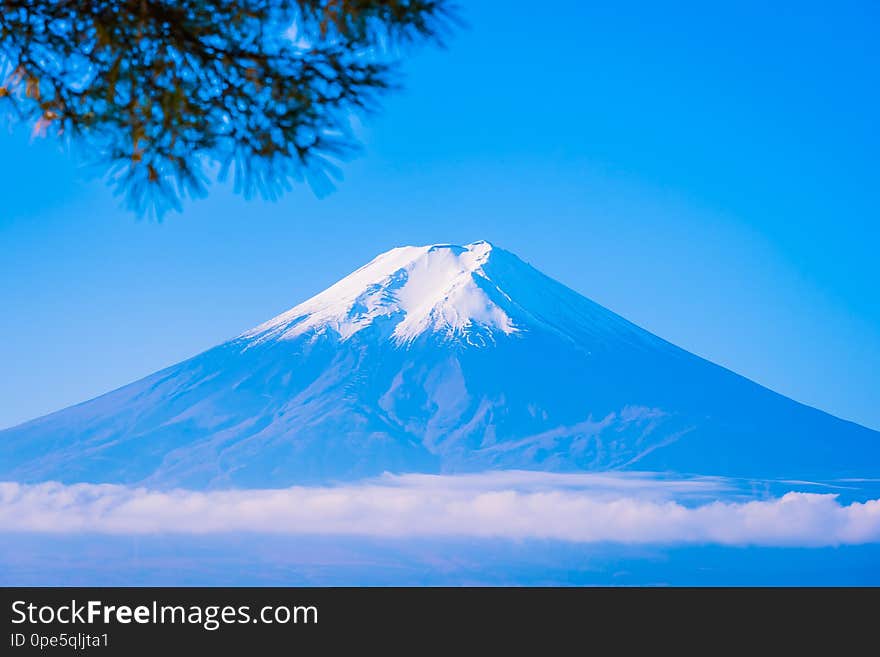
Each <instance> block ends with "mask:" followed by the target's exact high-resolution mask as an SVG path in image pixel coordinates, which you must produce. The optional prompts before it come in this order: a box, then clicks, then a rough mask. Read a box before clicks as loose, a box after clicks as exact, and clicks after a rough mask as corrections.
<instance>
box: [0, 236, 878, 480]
mask: <svg viewBox="0 0 880 657" xmlns="http://www.w3.org/2000/svg"><path fill="white" fill-rule="evenodd" d="M878 466H880V434H878V433H877V432H874V431H870V430H868V429H865V428H863V427H859V426H858V425H855V424H852V423H849V422H845V421H842V420H839V419H836V418H834V417H831V416H829V415H827V414H825V413H822V412H820V411H817V410H815V409H811V408H808V407H806V406H803V405H801V404H798V403H796V402H793V401H791V400H789V399H786V398H784V397H782V396H780V395H777V394H776V393H773V392H771V391H769V390H767V389H765V388H762V387H761V386H758V385H757V384H755V383H752V382H751V381H748V380H746V379H744V378H742V377H740V376H738V375H736V374H733V373H731V372H729V371H727V370H725V369H723V368H720V367H718V366H716V365H713V364H711V363H709V362H707V361H705V360H703V359H700V358H698V357H696V356H693V355H691V354H689V353H687V352H685V351H683V350H681V349H678V348H677V347H675V346H673V345H671V344H669V343H667V342H665V341H663V340H661V339H660V338H657V337H656V336H654V335H651V334H650V333H648V332H646V331H644V330H642V329H640V328H638V327H637V326H635V325H633V324H631V323H629V322H627V321H626V320H624V319H622V318H621V317H619V316H617V315H615V314H614V313H611V312H610V311H608V310H606V309H604V308H602V307H601V306H598V305H597V304H595V303H593V302H592V301H590V300H588V299H586V298H584V297H582V296H581V295H579V294H577V293H575V292H574V291H572V290H570V289H568V288H566V287H565V286H563V285H561V284H559V283H557V282H555V281H553V280H552V279H550V278H548V277H546V276H544V275H543V274H541V273H540V272H538V271H537V270H535V269H534V268H532V267H531V266H529V265H527V264H526V263H524V262H522V261H521V260H520V259H519V258H517V257H516V256H514V255H513V254H511V253H508V252H506V251H504V250H502V249H499V248H497V247H493V246H492V245H490V244H488V243H486V242H477V243H474V244H470V245H467V246H464V247H461V246H452V245H434V246H427V247H403V248H399V249H393V250H391V251H389V252H387V253H385V254H382V255H380V256H378V257H377V258H375V259H374V260H373V261H371V262H370V263H368V264H367V265H366V266H364V267H362V268H361V269H359V270H357V271H356V272H354V273H352V274H351V275H349V276H347V277H346V278H344V279H342V280H341V281H339V282H338V283H336V284H335V285H333V286H331V287H330V288H328V289H327V290H325V291H324V292H322V293H320V294H318V295H316V296H315V297H313V298H311V299H309V300H308V301H306V302H304V303H302V304H300V305H298V306H296V307H294V308H293V309H291V310H289V311H287V312H285V313H283V314H281V315H279V316H278V317H276V318H274V319H272V320H270V321H268V322H266V323H264V324H262V325H260V326H258V327H255V328H254V329H251V330H249V331H246V332H245V333H243V334H242V335H240V336H238V337H237V338H235V339H233V340H231V341H229V342H227V343H224V344H222V345H219V346H217V347H215V348H213V349H210V350H208V351H206V352H204V353H202V354H199V355H198V356H195V357H194V358H192V359H189V360H187V361H184V362H182V363H179V364H177V365H174V366H172V367H170V368H167V369H165V370H162V371H161V372H157V373H156V374H153V375H151V376H149V377H146V378H145V379H142V380H140V381H137V382H135V383H132V384H130V385H128V386H125V387H123V388H120V389H118V390H116V391H113V392H110V393H108V394H106V395H103V396H101V397H98V398H97V399H94V400H91V401H88V402H85V403H83V404H79V405H77V406H74V407H71V408H68V409H65V410H62V411H59V412H57V413H53V414H51V415H48V416H45V417H43V418H39V419H36V420H33V421H31V422H28V423H25V424H23V425H20V426H18V427H14V428H11V429H7V430H5V431H2V432H0V478H2V479H15V480H20V481H40V480H46V479H56V480H61V481H65V482H75V481H92V482H125V483H135V482H142V483H147V484H150V485H157V486H187V487H217V486H245V487H269V486H284V485H290V484H294V483H313V482H317V481H327V480H343V479H350V478H355V477H362V476H369V475H374V474H379V473H381V472H383V471H386V470H390V471H397V472H412V471H423V472H439V471H446V472H450V471H471V470H482V469H487V468H521V469H550V470H558V471H574V470H595V469H608V468H628V469H640V470H675V471H679V472H697V473H702V474H715V475H733V476H743V477H798V478H803V477H813V478H834V477H846V476H849V477H853V476H876V473H877V472H878Z"/></svg>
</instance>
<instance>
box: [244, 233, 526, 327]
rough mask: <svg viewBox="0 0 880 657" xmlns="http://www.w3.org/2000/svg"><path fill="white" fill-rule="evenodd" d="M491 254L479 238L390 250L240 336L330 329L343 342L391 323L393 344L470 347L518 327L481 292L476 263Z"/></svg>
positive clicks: (486, 284) (483, 278)
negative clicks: (442, 341) (428, 337)
mask: <svg viewBox="0 0 880 657" xmlns="http://www.w3.org/2000/svg"><path fill="white" fill-rule="evenodd" d="M493 250H494V247H493V246H492V244H490V243H489V242H485V241H479V242H473V243H471V244H467V245H465V246H456V245H453V244H434V245H429V246H403V247H398V248H394V249H391V250H390V251H386V252H385V253H382V254H381V255H379V256H377V257H376V258H374V259H373V260H372V261H370V262H369V263H368V264H366V265H364V266H363V267H361V268H360V269H358V270H356V271H355V272H353V273H351V274H349V275H348V276H346V277H345V278H343V279H342V280H340V281H338V282H337V283H335V284H334V285H331V286H330V287H329V288H327V289H326V290H324V291H323V292H321V293H320V294H317V295H315V296H314V297H312V298H311V299H309V300H307V301H305V302H303V303H301V304H299V305H298V306H296V307H294V308H291V309H290V310H288V311H287V312H284V313H282V314H280V315H278V316H277V317H275V318H273V319H270V320H269V321H268V322H265V323H263V324H261V325H259V326H257V327H255V328H253V329H251V330H249V331H247V332H245V333H244V334H243V335H242V337H243V338H248V339H253V340H256V341H259V342H262V341H265V340H285V339H293V338H296V337H299V336H301V335H305V334H307V333H313V334H315V335H320V334H324V333H326V332H328V331H331V332H333V333H335V334H338V336H339V339H340V340H343V341H344V340H347V339H349V338H350V337H352V336H353V335H355V334H356V333H358V332H359V331H361V330H363V329H364V328H366V327H368V326H370V325H372V324H374V323H375V322H377V321H388V322H390V323H391V325H392V326H393V330H392V331H391V333H390V336H391V339H392V340H394V342H396V343H397V344H407V343H411V342H412V341H413V340H415V339H416V338H417V337H418V336H420V335H422V334H424V333H426V332H431V333H434V334H438V335H440V336H441V337H443V338H446V339H455V338H461V339H463V340H464V341H466V342H469V343H474V344H482V343H483V342H484V339H483V338H484V337H488V338H489V339H490V340H491V339H492V336H493V335H494V334H495V333H496V332H499V333H502V334H505V335H510V334H511V333H515V332H516V331H517V330H518V328H517V327H516V326H515V324H514V322H513V320H512V319H511V317H510V315H509V313H508V312H507V311H506V310H505V309H504V308H502V307H501V306H500V305H499V304H498V303H496V302H495V301H493V300H492V299H491V298H490V296H489V295H488V294H487V293H486V289H487V288H488V289H491V287H492V286H493V284H492V281H491V280H490V278H489V276H488V275H487V274H486V272H485V271H484V269H483V265H485V264H486V263H487V262H488V261H489V258H490V257H491V256H492V253H493ZM493 296H496V297H497V296H498V295H493ZM477 335H480V336H481V337H480V338H477V337H476V336H477ZM475 339H477V340H478V342H474V340H475Z"/></svg>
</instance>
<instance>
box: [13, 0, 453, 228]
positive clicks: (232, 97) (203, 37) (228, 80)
mask: <svg viewBox="0 0 880 657" xmlns="http://www.w3.org/2000/svg"><path fill="white" fill-rule="evenodd" d="M454 23H455V18H454V15H453V12H452V8H451V7H450V5H449V2H448V0H238V1H230V0H115V1H113V0H93V1H89V0H81V1H75V0H71V1H66V0H0V112H5V113H6V114H9V115H12V116H14V117H16V118H17V119H18V120H23V121H28V122H31V123H32V124H33V126H34V131H35V133H37V134H46V133H49V132H52V133H56V134H59V135H62V136H63V137H64V138H65V139H68V140H75V141H77V142H78V143H84V144H86V145H87V146H88V150H89V152H91V153H94V154H95V155H96V159H97V160H98V161H99V162H101V163H102V164H103V165H105V166H106V167H107V171H108V172H109V177H110V180H111V182H112V184H113V185H114V186H115V188H116V189H117V191H118V192H120V193H123V194H125V195H126V196H127V198H128V200H129V201H130V203H131V204H132V206H133V207H135V208H136V209H137V210H138V211H141V212H143V211H154V212H156V213H157V214H160V215H161V213H162V212H164V211H165V210H166V209H167V208H168V207H177V208H179V207H180V200H181V198H183V197H184V196H198V195H201V194H203V193H204V192H205V190H206V186H207V184H208V182H209V173H212V172H214V171H215V170H216V171H217V172H218V175H219V177H220V179H221V180H222V179H225V178H226V177H227V176H229V175H230V174H231V175H232V178H233V180H234V183H235V188H236V190H237V191H240V192H243V193H245V194H246V195H251V194H252V193H254V192H259V193H261V194H262V195H264V196H266V197H269V198H274V197H276V196H277V195H278V194H279V193H280V192H281V191H283V190H285V189H288V188H289V187H290V186H291V184H292V182H293V181H296V180H302V179H303V178H306V179H308V180H309V181H310V182H311V183H312V184H313V185H314V184H317V185H321V184H326V183H328V182H330V178H331V177H334V176H335V175H336V174H337V170H336V168H335V166H334V164H333V160H338V159H339V158H342V157H345V156H346V155H348V154H349V153H350V151H351V150H352V148H353V147H354V142H353V141H352V139H351V136H350V134H349V130H348V126H349V121H350V118H351V115H352V113H356V112H359V111H366V110H370V109H372V108H374V107H375V103H376V100H377V97H378V95H379V94H381V93H382V92H384V91H386V90H388V89H391V88H393V87H394V86H396V83H395V79H394V77H395V71H396V67H395V64H396V61H397V59H399V56H400V53H401V52H402V50H401V48H402V46H404V45H406V44H409V43H412V42H417V41H434V42H439V41H440V40H441V37H442V36H444V35H445V33H446V32H447V31H448V28H449V27H450V26H452V25H453V24H454Z"/></svg>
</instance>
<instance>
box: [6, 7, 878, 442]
mask: <svg viewBox="0 0 880 657" xmlns="http://www.w3.org/2000/svg"><path fill="white" fill-rule="evenodd" d="M660 4H661V3H655V2H647V1H646V2H628V1H621V0H618V1H616V2H603V3H594V2H584V1H562V0H549V1H548V2H544V3H540V4H535V5H532V4H527V3H508V2H500V1H497V0H496V1H489V0H472V1H467V0H463V1H462V5H463V8H464V12H463V13H464V16H465V18H466V20H467V21H468V23H469V26H468V28H467V29H465V30H464V31H462V32H460V33H459V34H458V35H457V36H456V37H455V38H453V39H452V40H451V42H450V44H449V49H448V50H445V51H443V50H422V51H420V52H419V54H418V55H417V56H416V57H414V58H413V59H412V60H410V61H409V62H408V64H407V66H406V73H407V78H406V89H405V90H404V91H403V93H400V94H398V95H396V96H394V97H391V98H389V99H388V101H387V102H386V105H385V110H384V112H383V113H381V114H380V115H378V116H376V117H373V118H370V119H369V120H367V121H366V122H365V124H364V127H363V129H362V130H361V133H362V138H363V141H364V144H365V152H364V154H363V155H362V156H361V157H360V158H359V159H357V160H355V161H353V162H350V163H348V164H346V165H345V167H344V170H345V181H344V182H343V183H342V184H341V186H340V188H339V189H338V191H337V192H335V193H333V194H332V195H330V196H328V197H326V198H324V199H320V200H319V199H316V198H315V197H314V196H313V195H312V193H311V192H310V191H309V190H308V189H306V188H299V189H297V190H295V191H294V192H293V193H291V194H289V195H287V196H285V197H284V198H283V199H282V200H281V201H279V202H275V203H271V202H263V201H259V200H255V201H245V200H244V199H241V198H239V197H236V196H234V195H232V194H231V193H230V192H229V191H228V190H226V189H223V188H218V187H215V188H214V189H213V191H212V193H211V195H210V197H209V198H208V199H207V200H204V201H200V202H196V203H190V204H187V206H186V207H185V211H184V212H183V214H174V213H172V214H169V215H168V216H167V217H166V219H165V221H164V222H163V223H161V224H159V223H151V222H147V221H137V220H135V218H133V217H132V216H131V215H130V214H128V213H127V212H126V211H125V210H124V209H121V208H120V207H119V203H118V201H117V200H116V199H114V198H113V197H112V196H111V194H110V192H109V191H108V190H107V189H106V188H105V187H104V185H103V184H102V183H101V182H100V181H95V180H94V179H92V178H91V177H90V176H89V175H87V174H86V173H84V172H83V170H82V169H81V168H80V167H79V165H78V164H77V162H76V160H75V159H73V158H71V157H68V156H66V155H64V154H63V153H61V152H59V150H58V148H57V146H56V145H55V144H53V143H52V142H50V141H49V142H47V141H38V142H35V143H30V140H29V138H28V136H27V133H26V132H22V133H12V134H7V133H5V132H4V133H3V134H2V135H0V152H2V158H0V174H2V175H0V193H2V204H0V426H8V425H12V424H14V423H17V422H19V421H23V420H26V419H29V418H31V417H34V416H37V415H40V414H42V413H45V412H48V411H51V410H55V409H58V408H61V407H63V406H66V405H68V404H71V403H74V402H78V401H82V400H84V399H87V398H89V397H92V396H95V395H97V394H100V393H102V392H105V391H107V390H109V389H111V388H114V387H117V386H120V385H122V384H125V383H128V382H129V381H132V380H134V379H136V378H138V377H141V376H143V375H146V374H148V373H150V372H152V371H154V370H156V369H159V368H161V367H164V366H166V365H169V364H171V363H174V362H176V361H178V360H180V359H183V358H186V357H188V356H190V355H193V354H195V353H196V352H198V351H200V350H203V349H205V348H207V347H210V346H212V345H214V344H216V343H218V342H220V341H223V340H225V339H227V338H229V337H231V336H233V335H235V334H237V333H238V332H240V331H241V330H243V329H246V328H248V327H250V326H252V325H254V324H257V323H258V322H260V321H262V320H265V319H267V318H269V317H270V316H272V315H274V314H276V313H278V312H280V311H282V310H284V309H286V308H288V307H290V306H292V305H294V304H296V303H298V302H299V301H301V300H303V299H304V298H306V297H308V296H310V295H311V294H313V293H315V292H317V291H319V290H321V289H323V288H324V287H325V286H327V285H328V284H330V283H331V282H333V281H334V280H335V279H337V278H339V277H341V276H342V275H344V274H346V273H348V272H349V271H351V270H352V269H354V268H356V267H358V266H360V265H361V264H363V263H364V262H365V261H367V260H368V259H369V258H371V257H372V256H374V255H375V254H376V253H378V252H380V251H384V250H386V249H388V248H390V247H392V246H395V245H400V244H424V243H433V242H458V243H463V242H469V241H473V240H476V239H488V240H491V241H493V242H495V243H496V244H498V245H500V246H503V247H506V248H508V249H510V250H512V251H514V252H516V253H518V254H519V255H520V256H521V257H523V258H524V259H526V260H528V261H530V262H531V263H533V264H534V265H536V266H537V267H538V268H540V269H542V270H543V271H545V272H546V273H548V274H549V275H551V276H553V277H555V278H557V279H559V280H561V281H562V282H564V283H566V284H568V285H569V286H571V287H573V288H574V289H576V290H578V291H580V292H582V293H583V294H585V295H587V296H589V297H591V298H593V299H594V300H596V301H598V302H599V303H602V304H603V305H606V306H607V307H609V308H611V309H612V310H615V311H617V312H619V313H621V314H622V315H624V316H625V317H627V318H629V319H631V320H633V321H635V322H636V323H638V324H640V325H642V326H644V327H645V328H647V329H649V330H651V331H653V332H654V333H657V334H658V335H660V336H662V337H664V338H667V339H669V340H671V341H672V342H675V343H677V344H679V345H680V346H682V347H684V348H686V349H689V350H691V351H693V352H695V353H697V354H700V355H701V356H704V357H707V358H709V359H711V360H713V361H715V362H718V363H720V364H722V365H725V366H727V367H729V368H731V369H733V370H735V371H737V372H739V373H741V374H744V375H746V376H748V377H750V378H752V379H754V380H756V381H758V382H760V383H762V384H764V385H767V386H769V387H771V388H773V389H775V390H777V391H779V392H781V393H783V394H785V395H788V396H791V397H793V398H795V399H797V400H799V401H803V402H805V403H808V404H811V405H814V406H818V407H820V408H822V409H824V410H827V411H829V412H831V413H833V414H835V415H838V416H841V417H845V418H848V419H852V420H855V421H858V422H860V423H863V424H866V425H868V426H872V427H875V428H880V292H878V284H880V257H878V244H880V239H878V238H880V212H878V205H877V204H878V190H880V161H878V157H880V155H878V154H880V130H878V120H880V84H878V76H880V40H878V39H877V38H876V37H877V34H878V30H880V5H878V4H877V3H876V2H871V1H863V2H846V1H842V2H835V3H826V2H774V3H766V2H750V1H748V2H747V1H743V2H736V3H726V4H727V6H721V3H708V4H707V3H701V2H693V3H684V2H682V3H674V6H669V5H670V4H672V3H662V4H663V5H666V6H664V7H660ZM770 4H772V5H773V7H772V8H770V7H768V6H767V5H770Z"/></svg>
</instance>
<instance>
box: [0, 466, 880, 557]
mask: <svg viewBox="0 0 880 657" xmlns="http://www.w3.org/2000/svg"><path fill="white" fill-rule="evenodd" d="M723 489H724V486H723V483H722V482H720V481H719V480H712V479H690V480H661V479H649V478H645V477H638V476H635V477H634V476H619V475H555V474H543V473H491V474H486V475H461V476H430V475H407V476H402V477H391V476H387V477H383V478H380V479H377V480H371V481H366V482H361V483H355V484H348V485H340V486H328V487H293V488H288V489H283V490H234V491H209V492H197V491H189V490H174V491H154V490H148V489H144V488H130V487H126V486H116V485H109V484H102V485H94V484H75V485H62V484H58V483H44V484H36V485H24V484H17V483H0V532H46V533H80V532H81V533H85V532H97V533H109V534H155V533H187V534H207V533H220V532H261V533H273V534H339V535H342V534H346V535H360V536H371V537H396V538H405V537H426V536H434V537H483V538H490V537H491V538H511V539H523V538H537V539H555V540H564V541H575V542H599V541H611V542H620V543H654V544H681V543H695V544H709V543H713V544H722V545H768V546H774V545H779V546H828V545H841V544H859V543H873V542H880V499H874V500H868V501H865V502H853V503H851V504H849V505H842V504H840V502H839V501H838V500H837V496H836V495H830V494H814V493H798V492H791V493H787V494H785V495H783V496H782V497H778V498H772V499H762V500H750V501H736V500H735V499H734V500H733V501H731V500H730V499H728V500H727V501H721V500H719V499H717V498H718V497H719V496H720V495H721V494H722V491H723ZM710 494H711V495H714V497H715V498H716V499H715V501H711V499H709V498H708V495H710ZM683 500H684V501H683Z"/></svg>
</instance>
